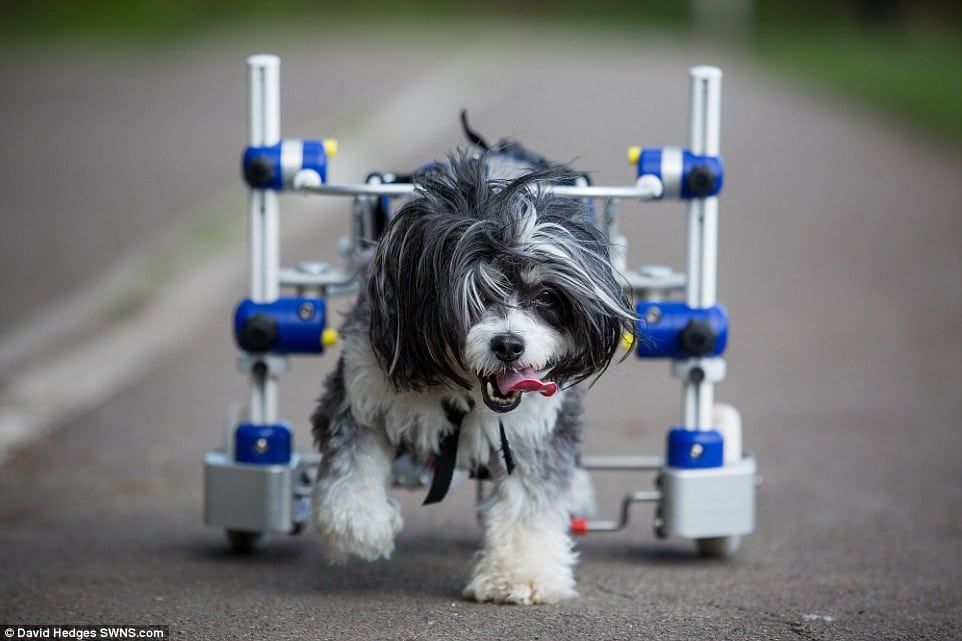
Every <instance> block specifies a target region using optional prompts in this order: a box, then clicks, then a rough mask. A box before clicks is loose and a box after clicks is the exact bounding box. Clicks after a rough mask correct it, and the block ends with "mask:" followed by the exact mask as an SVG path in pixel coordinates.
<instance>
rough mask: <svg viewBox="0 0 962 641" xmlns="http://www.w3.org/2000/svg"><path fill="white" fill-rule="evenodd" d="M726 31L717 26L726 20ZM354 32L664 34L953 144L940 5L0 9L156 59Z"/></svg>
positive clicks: (34, 4) (621, 1) (552, 1)
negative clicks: (270, 36) (206, 41)
mask: <svg viewBox="0 0 962 641" xmlns="http://www.w3.org/2000/svg"><path fill="white" fill-rule="evenodd" d="M726 10H727V11H728V12H729V13H730V14H731V17H733V19H731V20H724V21H721V20H718V18H719V17H724V16H723V14H724V13H725V11H726ZM339 22H342V23H344V22H349V23H355V24H356V23H357V22H362V23H366V24H369V25H371V26H372V27H376V26H380V27H386V28H388V29H390V30H391V31H392V32H394V33H395V34H400V35H403V31H404V29H405V28H414V27H417V28H421V29H424V28H427V29H431V28H435V27H438V28H444V29H446V30H451V31H453V32H456V33H457V32H462V33H470V32H471V31H472V29H471V27H472V26H475V27H477V29H476V30H477V31H482V32H484V33H492V32H493V31H494V30H496V29H497V27H498V25H499V24H508V23H509V22H510V23H521V24H522V25H529V26H530V28H533V29H535V28H537V29H550V28H552V27H553V26H561V27H565V28H569V29H570V28H577V29H580V30H584V31H585V32H586V33H588V34H591V35H594V36H595V37H596V38H598V39H601V38H603V36H604V32H605V31H606V30H609V31H612V32H623V33H625V32H630V31H631V30H637V29H645V30H646V31H650V30H656V29H657V30H663V31H668V32H670V33H673V34H675V35H676V36H678V37H688V36H692V37H710V38H714V39H715V40H721V41H722V43H723V44H726V45H729V46H734V47H738V48H741V49H743V50H746V51H749V52H751V53H752V54H754V55H755V56H756V57H757V58H759V59H760V60H762V61H764V62H766V63H770V64H772V65H774V66H775V68H776V69H778V70H780V71H785V72H788V73H789V74H790V75H791V77H793V78H804V79H806V80H808V81H811V82H814V83H818V84H819V85H821V86H823V87H827V88H829V89H831V90H835V91H839V92H842V93H844V94H846V95H850V96H853V97H855V98H857V99H860V100H862V101H863V102H865V103H866V104H869V105H871V106H873V107H877V108H880V109H882V110H886V111H888V112H890V113H893V114H896V115H899V116H902V117H905V118H906V119H907V120H909V121H910V122H913V123H916V124H917V125H919V126H922V127H925V128H928V129H930V130H931V131H933V132H935V133H936V134H939V135H945V136H946V137H948V138H950V139H952V140H954V141H957V142H962V73H960V72H959V71H958V69H957V66H958V61H959V60H962V2H947V1H943V0H838V1H834V2H832V1H829V0H754V1H753V0H691V1H685V0H593V1H592V2H587V1H586V0H581V1H573V0H488V1H486V2H445V1H443V0H410V1H407V2H397V1H396V0H395V1H387V0H372V1H368V2H356V3H346V2H343V1H342V0H338V1H331V0H314V1H311V2H308V1H306V0H0V39H2V41H3V42H4V43H5V44H6V45H7V46H16V45H17V44H18V43H23V42H28V43H31V44H38V43H39V44H41V45H43V44H44V43H51V42H56V43H60V44H63V43H70V44H78V43H79V44H83V45H90V44H97V45H100V46H103V45H108V46H110V45H121V46H127V47H131V46H132V47H136V48H139V49H144V48H146V47H148V46H149V47H151V48H157V49H159V50H163V49H164V48H165V46H167V45H175V44H178V43H181V42H182V41H183V40H184V39H187V38H191V37H195V36H197V35H201V34H206V33H211V32H225V31H231V30H234V29H239V28H240V29H243V28H253V27H254V26H255V25H256V26H259V27H267V28H280V29H284V28H291V27H297V28H299V29H308V30H309V29H321V28H325V27H328V26H330V25H331V24H332V23H339Z"/></svg>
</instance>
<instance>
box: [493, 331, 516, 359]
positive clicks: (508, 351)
mask: <svg viewBox="0 0 962 641" xmlns="http://www.w3.org/2000/svg"><path fill="white" fill-rule="evenodd" d="M491 351H492V352H494V355H495V356H497V357H498V360H499V361H504V362H505V363H510V362H512V361H516V360H518V357H519V356H521V355H522V354H524V340H523V339H522V338H521V337H520V336H518V335H517V334H511V333H508V334H497V335H495V337H494V338H492V339H491Z"/></svg>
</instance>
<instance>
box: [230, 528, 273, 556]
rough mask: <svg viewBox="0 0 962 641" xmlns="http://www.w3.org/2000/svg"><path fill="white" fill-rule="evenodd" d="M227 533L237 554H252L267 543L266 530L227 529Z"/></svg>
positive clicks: (232, 548)
mask: <svg viewBox="0 0 962 641" xmlns="http://www.w3.org/2000/svg"><path fill="white" fill-rule="evenodd" d="M226 534H227V540H228V541H229V542H230V547H231V550H233V551H234V552H235V553H237V554H251V553H252V552H257V551H258V550H260V549H262V548H263V547H264V546H265V545H267V540H268V536H267V533H266V532H245V531H243V530H226Z"/></svg>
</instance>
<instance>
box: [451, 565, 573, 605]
mask: <svg viewBox="0 0 962 641" xmlns="http://www.w3.org/2000/svg"><path fill="white" fill-rule="evenodd" d="M545 560H546V561H547V559H545ZM507 561H508V562H507V563H497V562H495V561H493V559H491V558H490V557H488V558H484V557H482V558H481V560H480V561H479V562H478V565H477V567H475V569H474V576H473V577H472V579H471V582H470V583H468V586H467V587H466V588H464V596H465V598H468V599H474V600H475V601H480V602H485V601H491V602H494V603H514V604H518V605H533V604H535V603H557V602H558V601H562V600H564V599H571V598H574V597H576V596H578V593H577V591H575V580H574V574H573V573H572V570H571V567H570V565H565V564H552V563H546V564H544V565H540V566H538V565H530V564H528V565H527V567H525V564H517V565H514V564H512V563H510V561H511V560H507Z"/></svg>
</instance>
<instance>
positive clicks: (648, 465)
mask: <svg viewBox="0 0 962 641" xmlns="http://www.w3.org/2000/svg"><path fill="white" fill-rule="evenodd" d="M661 465H662V460H661V457H660V456H582V457H581V467H583V468H584V469H586V470H596V471H605V470H612V471H613V470H623V471H645V470H660V469H661Z"/></svg>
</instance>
